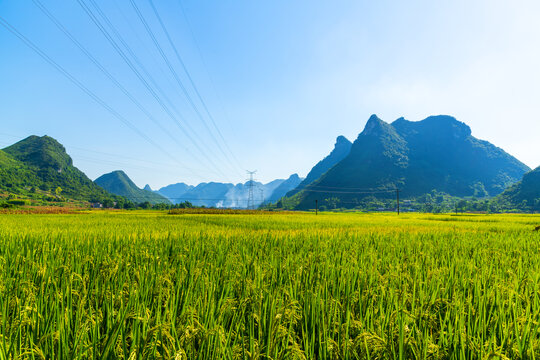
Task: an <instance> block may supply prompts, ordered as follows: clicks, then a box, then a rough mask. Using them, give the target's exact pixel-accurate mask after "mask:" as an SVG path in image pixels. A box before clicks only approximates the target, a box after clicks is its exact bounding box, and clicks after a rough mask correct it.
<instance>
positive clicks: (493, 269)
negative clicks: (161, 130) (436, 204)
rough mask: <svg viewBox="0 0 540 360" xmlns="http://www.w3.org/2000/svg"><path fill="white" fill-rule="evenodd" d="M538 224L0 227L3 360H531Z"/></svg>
mask: <svg viewBox="0 0 540 360" xmlns="http://www.w3.org/2000/svg"><path fill="white" fill-rule="evenodd" d="M539 224H540V217H538V216H534V215H459V216H454V215H438V216H433V215H418V214H405V215H401V216H399V217H398V216H397V215H395V214H361V213H347V214H339V213H335V214H334V213H322V214H319V215H317V216H315V215H314V214H311V213H265V212H252V213H232V214H221V213H218V214H214V213H211V212H209V213H202V214H197V213H189V212H184V213H182V216H173V215H169V214H167V213H166V212H155V211H147V212H144V211H137V212H120V211H114V212H107V211H96V212H91V211H90V212H84V213H78V214H69V213H66V214H2V215H0V359H19V358H20V359H23V358H24V359H26V358H30V359H490V358H491V359H535V358H540V234H539V233H538V232H535V231H533V229H534V227H535V226H537V225H539Z"/></svg>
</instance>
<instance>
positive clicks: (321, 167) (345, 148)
mask: <svg viewBox="0 0 540 360" xmlns="http://www.w3.org/2000/svg"><path fill="white" fill-rule="evenodd" d="M351 147H352V143H351V142H350V141H349V140H347V138H346V137H345V136H338V137H337V139H336V144H335V145H334V149H333V150H332V151H331V152H330V154H328V156H326V157H325V158H324V159H322V160H321V161H319V162H318V163H317V164H316V165H315V166H314V167H313V168H312V169H311V171H310V172H309V173H308V174H307V176H306V178H305V179H304V180H302V182H301V183H300V184H299V185H298V186H297V187H296V188H294V189H293V190H291V191H289V192H288V193H287V196H293V195H294V194H296V193H298V192H299V191H300V190H302V189H304V188H305V187H306V186H308V185H309V184H311V183H313V182H314V181H316V180H317V179H319V178H320V177H321V176H322V175H323V174H324V173H325V172H327V171H328V170H330V169H331V168H332V167H333V166H334V165H336V164H337V163H339V162H340V161H341V160H343V159H344V158H345V157H346V156H347V155H349V152H350V151H351ZM273 198H274V197H273ZM278 199H279V198H278Z"/></svg>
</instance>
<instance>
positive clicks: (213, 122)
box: [131, 0, 240, 166]
mask: <svg viewBox="0 0 540 360" xmlns="http://www.w3.org/2000/svg"><path fill="white" fill-rule="evenodd" d="M131 3H132V4H133V6H135V7H136V5H135V4H134V2H133V0H131ZM149 3H150V6H151V7H152V10H153V12H154V15H155V16H156V18H157V19H158V22H159V24H160V25H161V29H162V30H163V32H164V33H165V36H166V37H167V40H168V42H169V45H170V46H171V47H172V49H173V51H174V53H175V55H176V58H177V60H178V62H179V63H180V65H181V66H182V69H183V70H184V72H185V73H186V75H187V78H188V80H189V82H190V84H191V87H192V88H193V90H194V91H195V94H196V95H197V98H198V99H199V101H200V103H201V104H202V106H203V108H204V110H205V112H206V114H207V115H208V118H209V119H210V121H211V122H212V124H213V126H214V129H215V130H216V132H217V133H218V135H219V137H220V138H221V140H222V141H223V143H224V144H225V147H226V148H227V150H228V151H229V153H230V154H231V155H232V156H233V158H234V159H235V160H236V162H237V165H238V166H240V165H239V163H238V159H236V157H235V156H234V153H233V152H232V151H231V149H230V148H229V146H228V144H227V141H226V140H225V138H224V137H223V134H222V133H221V131H220V130H219V127H218V126H217V124H216V121H215V120H214V117H213V116H212V114H211V113H210V110H209V109H208V106H207V105H206V102H205V101H204V99H203V97H202V96H201V94H200V92H199V90H198V89H197V86H196V85H195V82H194V81H193V78H192V76H191V74H190V72H189V70H188V69H187V67H186V65H185V63H184V61H183V60H182V57H181V56H180V53H179V52H178V49H177V47H176V45H175V44H174V41H173V40H172V38H171V36H170V34H169V31H168V30H167V27H166V26H165V24H164V23H163V20H162V19H161V16H160V15H159V12H158V11H157V9H156V7H155V5H154V1H153V0H149ZM137 13H138V14H140V13H139V12H138V11H137ZM140 18H141V21H144V18H143V17H142V15H141V16H140ZM145 27H146V28H147V29H148V30H149V31H150V33H151V30H150V28H149V26H147V24H145ZM152 38H153V36H152ZM177 80H178V79H177ZM179 84H180V85H181V87H182V89H183V90H184V93H185V94H186V96H187V97H188V99H189V101H190V103H191V104H192V105H193V106H194V107H195V105H194V104H193V102H192V101H191V98H189V95H188V94H187V93H186V91H185V88H184V87H183V85H182V84H181V83H179ZM196 112H197V114H198V115H199V117H200V118H201V120H202V121H203V123H204V125H205V127H206V128H207V130H208V132H209V133H210V134H211V135H212V137H213V134H212V131H211V130H210V128H209V127H208V125H207V124H206V121H204V119H203V118H202V116H201V114H200V113H199V111H198V110H197V111H196ZM214 140H215V142H216V144H218V147H219V149H220V150H221V151H222V152H223V154H224V155H225V157H226V158H227V160H229V158H228V156H227V155H226V154H225V152H224V151H223V149H222V148H221V146H220V145H219V142H218V141H217V139H215V138H214ZM229 161H230V160H229ZM231 165H232V163H231ZM233 166H234V165H233Z"/></svg>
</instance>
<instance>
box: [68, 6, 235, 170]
mask: <svg viewBox="0 0 540 360" xmlns="http://www.w3.org/2000/svg"><path fill="white" fill-rule="evenodd" d="M77 2H78V3H79V5H80V6H81V7H82V9H83V10H84V11H85V12H86V14H87V15H88V16H89V17H90V20H92V22H93V23H94V24H95V25H96V26H97V28H98V29H99V30H100V32H101V33H102V34H103V35H104V36H105V38H106V39H107V40H108V41H109V43H110V44H111V46H112V47H113V48H114V49H115V50H116V52H117V53H118V54H119V55H120V57H121V58H122V59H123V60H124V62H125V63H126V64H127V65H128V67H129V68H130V69H131V70H132V71H133V72H134V74H135V75H136V76H137V78H138V79H139V80H140V81H141V83H142V84H143V85H144V86H145V88H146V89H147V90H148V92H149V93H150V94H151V95H152V97H153V98H154V99H155V100H156V101H157V103H158V104H159V105H160V107H161V108H162V109H163V111H165V113H166V114H167V115H168V116H169V117H170V118H171V119H172V120H173V122H174V123H175V124H176V125H177V127H178V128H179V129H180V130H181V131H182V133H183V134H184V135H185V136H186V137H187V138H188V139H189V140H190V141H191V143H192V144H193V145H194V146H195V147H196V148H197V150H199V152H200V153H201V154H202V156H203V157H204V158H205V159H206V160H207V161H208V163H209V164H211V165H212V166H213V167H214V168H215V169H216V170H217V171H218V172H219V173H220V174H221V175H223V176H225V177H227V176H226V175H225V174H224V173H223V172H222V171H221V170H220V169H219V167H218V166H217V165H216V164H215V163H214V161H213V160H212V159H211V158H210V157H208V155H207V154H206V153H205V152H204V150H203V149H202V148H201V146H200V145H199V143H198V142H197V141H195V139H193V137H192V136H191V135H190V134H189V133H188V131H187V130H186V128H184V126H182V124H181V123H180V122H179V121H178V119H177V118H176V116H174V114H173V113H172V112H171V110H170V109H169V107H168V106H167V105H166V104H165V103H164V102H163V100H162V99H161V98H160V96H159V95H158V94H157V93H156V92H155V91H154V89H153V88H152V87H151V86H150V85H149V84H148V82H147V81H146V80H145V79H144V77H143V76H142V75H141V73H140V72H139V71H138V70H137V68H136V67H135V66H134V64H133V63H132V62H131V60H130V59H129V58H128V56H127V55H126V54H125V53H124V51H123V50H122V49H121V48H120V46H119V45H118V43H117V42H116V41H115V40H114V39H113V38H112V36H111V35H110V34H109V32H108V31H107V29H105V27H104V26H103V24H101V22H100V21H99V19H98V18H97V17H96V16H95V14H94V13H93V12H92V10H91V9H90V8H89V7H88V5H87V4H86V3H85V2H84V0H77ZM90 2H91V3H92V5H93V6H94V8H95V9H96V11H97V12H98V13H99V15H100V16H101V18H102V19H103V20H104V21H105V23H106V24H107V25H108V26H109V28H110V29H111V30H112V31H113V33H114V34H115V35H116V37H117V38H118V40H119V41H120V42H121V43H122V45H123V46H124V48H125V49H126V51H128V53H129V54H130V55H131V56H132V57H133V59H134V61H135V62H136V63H137V64H138V65H139V67H141V70H142V71H143V72H144V73H145V74H146V76H147V77H148V78H149V79H150V80H151V81H152V82H153V84H154V86H156V88H157V89H158V91H159V92H160V93H161V95H163V96H164V97H165V98H167V97H166V95H165V94H164V93H163V91H162V90H161V88H160V87H159V86H158V85H157V83H156V82H155V81H153V78H152V76H151V75H150V74H149V73H148V72H147V71H146V69H145V68H144V66H143V65H142V64H141V62H140V61H139V60H138V58H137V56H136V55H135V54H134V52H133V51H132V50H131V48H130V47H129V45H128V44H127V43H126V42H125V41H124V39H123V37H122V36H121V35H120V34H119V32H118V31H117V30H116V28H115V27H114V25H113V24H112V23H111V22H110V20H109V19H108V17H107V16H106V15H105V14H104V13H103V11H102V10H101V8H100V7H99V6H98V5H97V4H96V3H95V1H94V0H90ZM169 102H170V101H169ZM182 120H183V119H182ZM184 124H185V126H186V127H187V128H188V129H189V130H190V131H191V132H193V133H194V134H195V136H196V133H195V132H194V131H193V129H191V127H190V126H189V124H188V123H186V122H185V120H184ZM191 155H192V156H194V155H193V154H191Z"/></svg>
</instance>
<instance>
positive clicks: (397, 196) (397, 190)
mask: <svg viewBox="0 0 540 360" xmlns="http://www.w3.org/2000/svg"><path fill="white" fill-rule="evenodd" d="M399 192H400V190H399V189H396V199H397V214H398V215H399Z"/></svg>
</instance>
